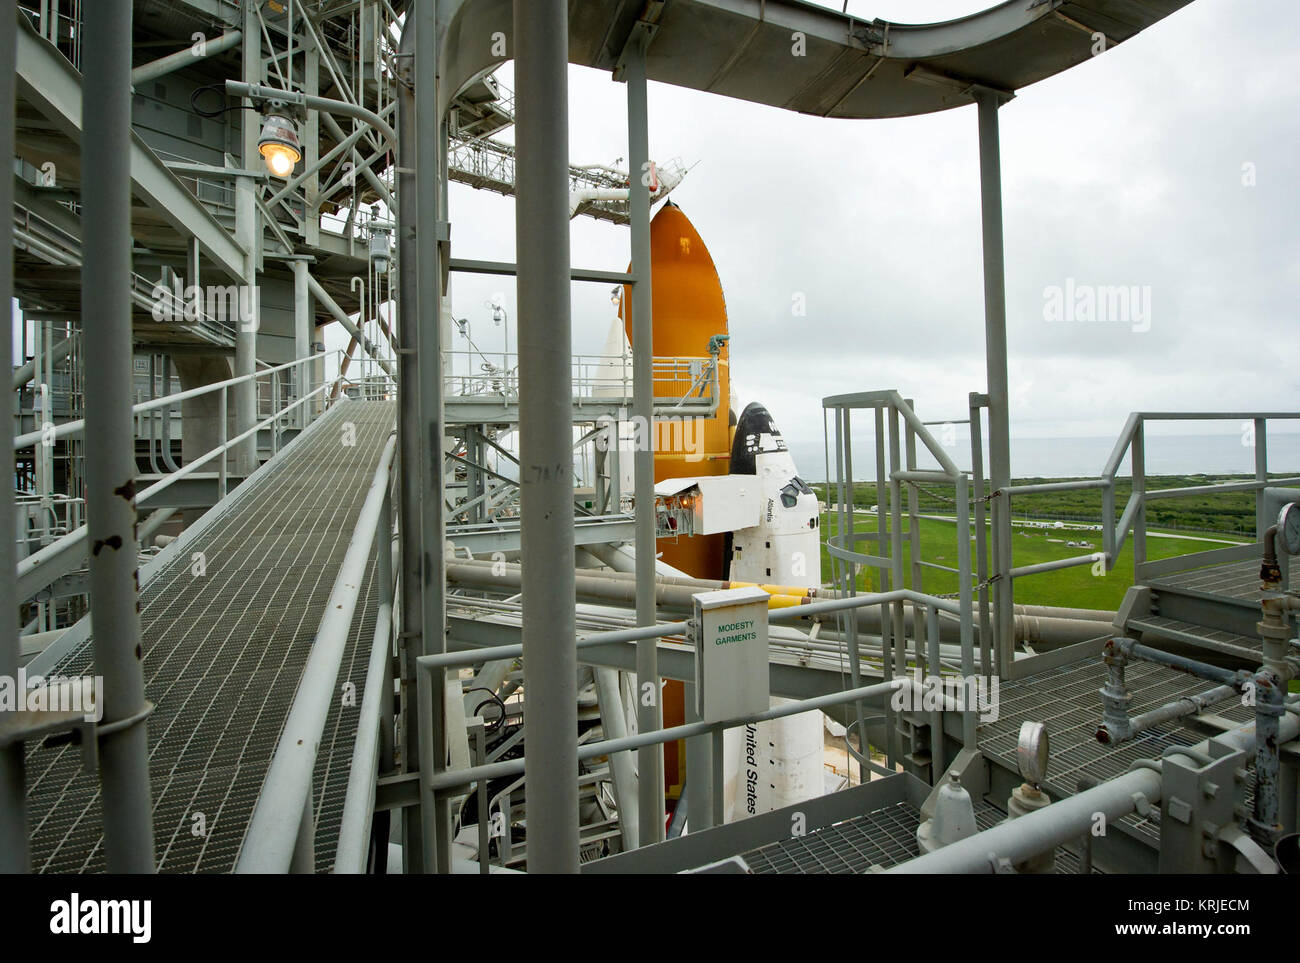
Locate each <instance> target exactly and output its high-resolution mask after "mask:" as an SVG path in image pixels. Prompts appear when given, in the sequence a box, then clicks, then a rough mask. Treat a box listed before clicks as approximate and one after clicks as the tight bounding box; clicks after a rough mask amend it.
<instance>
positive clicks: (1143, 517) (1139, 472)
mask: <svg viewBox="0 0 1300 963" xmlns="http://www.w3.org/2000/svg"><path fill="white" fill-rule="evenodd" d="M1146 431H1147V429H1146V420H1145V419H1143V420H1141V421H1139V422H1138V426H1137V432H1136V433H1135V434H1134V435H1133V446H1132V448H1131V449H1130V457H1131V458H1132V466H1133V494H1134V495H1136V496H1137V498H1138V506H1137V512H1136V513H1135V514H1134V516H1133V578H1134V580H1136V581H1139V582H1140V581H1141V580H1142V566H1143V565H1145V564H1146V561H1147V504H1146V492H1147V463H1146Z"/></svg>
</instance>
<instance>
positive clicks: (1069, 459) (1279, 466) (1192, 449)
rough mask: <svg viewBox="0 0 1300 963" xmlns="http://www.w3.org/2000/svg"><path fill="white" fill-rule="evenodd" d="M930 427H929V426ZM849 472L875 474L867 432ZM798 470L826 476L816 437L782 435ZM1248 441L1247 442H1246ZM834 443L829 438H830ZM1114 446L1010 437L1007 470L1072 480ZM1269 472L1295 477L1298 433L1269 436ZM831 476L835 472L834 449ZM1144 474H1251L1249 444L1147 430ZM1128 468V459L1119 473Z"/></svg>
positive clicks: (962, 457) (954, 452)
mask: <svg viewBox="0 0 1300 963" xmlns="http://www.w3.org/2000/svg"><path fill="white" fill-rule="evenodd" d="M932 430H933V429H932ZM854 435H855V437H854V439H853V451H854V457H853V463H854V472H853V474H854V476H855V477H857V478H858V479H859V480H861V479H864V478H868V477H871V478H874V477H875V444H874V442H873V441H872V438H871V436H870V435H867V436H865V437H863V438H858V437H857V436H856V435H857V433H856V432H855V433H854ZM786 441H787V443H788V444H789V445H790V452H791V454H792V455H793V456H794V459H795V464H796V465H798V467H799V471H800V474H801V475H803V477H804V478H805V479H806V480H808V481H824V480H825V479H826V474H827V473H826V454H825V451H824V449H823V445H822V443H821V440H820V439H818V440H817V441H816V442H815V443H811V442H804V441H802V440H794V439H789V438H787V439H786ZM1246 442H1248V443H1246ZM832 444H833V442H832ZM987 445H988V443H987V439H986V440H985V465H984V472H985V477H987V475H988V462H987V458H988V447H987ZM1114 446H1115V438H1113V437H1110V438H1101V437H1097V438H1044V437H1034V438H1014V437H1013V438H1012V439H1011V474H1012V477H1015V478H1035V477H1037V478H1077V477H1096V476H1098V475H1100V474H1101V471H1102V469H1103V468H1104V467H1105V465H1106V461H1107V459H1109V457H1110V453H1111V450H1112V449H1113V448H1114ZM1267 447H1268V470H1269V472H1270V473H1273V472H1284V473H1286V474H1290V475H1300V433H1287V434H1283V433H1281V432H1277V431H1275V432H1273V433H1271V434H1270V435H1269V436H1268V446H1267ZM946 450H947V451H948V452H949V455H950V457H951V458H952V459H953V461H954V462H956V464H957V466H958V467H959V468H963V469H968V468H970V461H971V459H970V441H969V439H968V438H967V437H966V435H965V432H962V433H961V434H960V435H959V436H958V437H957V439H956V441H955V443H954V444H953V445H952V447H950V448H947V449H946ZM919 463H920V467H921V468H936V467H938V465H937V463H936V462H935V460H934V459H933V458H931V457H929V453H928V452H922V453H921V456H920V458H919ZM830 467H831V471H830V474H831V477H832V478H833V477H834V476H835V465H834V451H832V452H831V466H830ZM1146 470H1147V474H1148V475H1194V474H1205V475H1214V476H1217V475H1243V474H1254V471H1255V448H1254V442H1253V440H1252V439H1250V438H1249V437H1247V436H1245V435H1244V434H1243V433H1234V434H1216V435H1158V434H1154V432H1153V429H1151V428H1148V430H1147V434H1146ZM1128 472H1129V462H1128V457H1127V456H1125V459H1124V461H1123V462H1122V463H1121V466H1120V474H1121V475H1127V474H1128Z"/></svg>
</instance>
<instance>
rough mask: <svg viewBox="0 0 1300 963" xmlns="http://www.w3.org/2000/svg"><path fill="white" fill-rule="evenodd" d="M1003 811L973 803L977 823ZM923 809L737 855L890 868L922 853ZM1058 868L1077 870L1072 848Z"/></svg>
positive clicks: (880, 813)
mask: <svg viewBox="0 0 1300 963" xmlns="http://www.w3.org/2000/svg"><path fill="white" fill-rule="evenodd" d="M1004 818H1005V814H1004V813H1002V812H1001V811H1000V810H998V809H996V808H994V807H993V806H990V805H989V804H988V803H984V802H978V801H977V802H976V803H975V822H976V824H977V825H978V826H979V828H980V829H988V828H989V827H991V826H994V825H996V824H997V823H1000V822H1001V821H1002V820H1003V819H1004ZM920 821H921V812H920V810H919V809H917V808H916V807H915V806H913V805H911V804H910V803H906V802H899V803H893V804H891V805H889V806H883V807H881V808H880V809H877V810H874V811H873V812H869V813H866V814H865V815H862V816H856V817H854V818H853V819H846V820H844V821H843V822H839V823H835V824H834V825H832V826H826V827H824V828H822V829H819V830H817V831H815V832H812V833H809V834H808V835H806V836H795V837H791V838H789V839H782V840H780V841H778V842H775V843H769V844H768V845H766V846H760V847H759V848H757V849H752V850H750V851H749V852H747V853H743V854H742V855H741V858H742V859H743V860H744V861H745V863H746V864H747V865H748V866H749V868H750V869H751V870H752V871H753V872H754V873H757V874H763V875H765V874H773V873H805V874H808V873H865V872H867V871H869V870H870V869H871V867H872V866H880V867H883V868H888V867H890V866H895V865H897V864H898V863H903V862H906V861H907V860H909V859H915V858H916V857H917V856H918V855H920V849H919V848H918V846H917V845H916V827H917V826H918V825H919V823H920ZM1056 871H1057V872H1058V873H1077V872H1078V871H1079V861H1078V859H1077V858H1076V857H1075V856H1074V854H1073V853H1070V852H1067V851H1066V850H1064V849H1058V850H1057V856H1056Z"/></svg>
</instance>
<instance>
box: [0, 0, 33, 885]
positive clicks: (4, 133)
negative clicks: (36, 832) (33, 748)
mask: <svg viewBox="0 0 1300 963" xmlns="http://www.w3.org/2000/svg"><path fill="white" fill-rule="evenodd" d="M15 7H16V4H15V3H14V2H12V0H6V2H5V3H4V4H3V5H0V20H3V21H4V22H7V23H13V19H14V16H15ZM13 156H14V42H13V39H12V37H8V38H4V42H3V43H0V157H5V158H9V157H13ZM13 202H14V179H13V178H12V177H8V176H5V177H0V218H2V219H3V223H6V224H8V223H11V217H12V214H13ZM13 290H14V259H13V256H12V253H8V254H6V256H5V257H3V258H0V304H6V305H7V304H9V303H10V299H11V298H12V296H13ZM11 323H12V322H11ZM0 341H3V342H4V343H3V344H2V345H0V365H3V368H8V367H11V366H12V365H11V354H12V352H13V338H3V339H0ZM3 368H0V370H3ZM20 370H21V369H20ZM30 379H31V375H30V374H29V375H28V376H27V379H25V380H24V381H23V382H21V383H19V384H25V383H26V381H28V380H30ZM15 381H17V373H15ZM19 384H15V385H14V387H15V388H17V387H19ZM5 458H6V459H7V461H8V465H7V467H6V468H5V475H6V476H7V477H9V478H12V477H13V473H14V472H13V468H14V459H13V452H12V451H10V452H6V454H5ZM0 531H3V532H5V533H6V537H5V538H0V612H3V613H5V615H4V621H3V623H0V677H4V678H5V679H7V680H15V681H16V680H17V678H18V662H19V659H20V658H21V643H20V640H19V638H18V599H17V598H16V597H15V595H14V540H13V535H12V533H13V531H14V490H13V486H12V485H5V486H3V491H0ZM25 786H26V776H25V774H24V766H23V745H22V743H17V744H15V745H12V746H8V747H6V748H3V749H0V873H25V872H27V870H28V866H29V863H28V858H29V857H28V847H27V806H26V802H25V800H24V795H25V792H26V790H25Z"/></svg>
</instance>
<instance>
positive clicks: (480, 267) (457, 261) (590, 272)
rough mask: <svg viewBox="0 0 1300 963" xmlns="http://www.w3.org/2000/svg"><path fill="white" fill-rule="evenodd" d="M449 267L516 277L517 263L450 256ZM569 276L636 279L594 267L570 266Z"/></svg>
mask: <svg viewBox="0 0 1300 963" xmlns="http://www.w3.org/2000/svg"><path fill="white" fill-rule="evenodd" d="M447 269H448V270H449V271H451V272H452V273H456V272H460V273H462V274H497V275H503V276H506V277H514V275H515V273H516V267H515V265H513V264H511V263H510V262H509V261H479V260H474V259H472V258H463V257H453V258H448V259H447ZM569 277H570V278H571V279H572V280H574V281H595V282H597V283H599V284H629V283H631V282H633V281H635V280H636V276H635V275H633V274H627V273H624V272H623V271H597V270H595V269H594V268H570V269H569Z"/></svg>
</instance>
